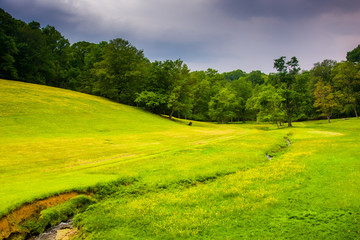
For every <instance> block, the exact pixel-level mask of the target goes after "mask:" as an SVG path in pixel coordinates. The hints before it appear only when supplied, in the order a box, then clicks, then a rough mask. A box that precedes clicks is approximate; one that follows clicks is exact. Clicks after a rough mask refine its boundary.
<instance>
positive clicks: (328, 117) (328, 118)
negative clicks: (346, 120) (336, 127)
mask: <svg viewBox="0 0 360 240" xmlns="http://www.w3.org/2000/svg"><path fill="white" fill-rule="evenodd" d="M326 117H327V120H328V123H330V116H329V115H328V116H326Z"/></svg>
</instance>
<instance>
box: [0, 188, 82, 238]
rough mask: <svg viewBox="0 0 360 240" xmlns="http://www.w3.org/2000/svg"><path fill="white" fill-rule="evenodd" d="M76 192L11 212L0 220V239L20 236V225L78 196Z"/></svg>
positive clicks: (35, 202)
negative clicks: (43, 211) (47, 209)
mask: <svg viewBox="0 0 360 240" xmlns="http://www.w3.org/2000/svg"><path fill="white" fill-rule="evenodd" d="M78 195H79V193H77V192H68V193H62V194H59V195H55V196H52V197H49V198H46V199H43V200H37V201H34V202H32V203H27V204H24V205H23V206H21V207H20V208H18V209H15V210H13V211H12V212H10V213H9V214H7V215H6V216H4V217H2V218H1V219H0V239H6V238H9V237H10V236H16V235H19V234H22V232H21V227H20V225H21V224H22V223H24V222H25V221H27V220H29V219H31V218H32V217H34V216H35V215H37V214H39V213H40V212H41V211H42V210H44V209H46V208H49V207H53V206H56V205H58V204H60V203H64V202H66V201H68V200H69V199H71V198H73V197H75V196H78Z"/></svg>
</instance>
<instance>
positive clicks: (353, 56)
mask: <svg viewBox="0 0 360 240" xmlns="http://www.w3.org/2000/svg"><path fill="white" fill-rule="evenodd" d="M346 60H348V61H349V62H353V63H359V62H360V44H359V45H358V46H357V47H356V48H354V49H353V50H351V51H349V52H347V54H346Z"/></svg>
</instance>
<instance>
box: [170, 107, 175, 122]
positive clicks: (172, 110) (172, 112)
mask: <svg viewBox="0 0 360 240" xmlns="http://www.w3.org/2000/svg"><path fill="white" fill-rule="evenodd" d="M173 114H174V108H171V113H170V115H169V119H170V120H171V119H172V116H173Z"/></svg>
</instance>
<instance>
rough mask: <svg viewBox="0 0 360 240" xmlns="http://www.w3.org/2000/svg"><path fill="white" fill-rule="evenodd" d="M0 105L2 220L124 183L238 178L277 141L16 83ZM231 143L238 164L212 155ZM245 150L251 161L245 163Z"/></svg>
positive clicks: (6, 87)
mask: <svg viewBox="0 0 360 240" xmlns="http://www.w3.org/2000/svg"><path fill="white" fill-rule="evenodd" d="M0 99H1V102H0V132H1V135H0V169H1V170H0V182H1V185H2V187H1V188H0V215H2V214H4V213H6V212H7V211H8V210H9V209H11V208H14V207H15V206H18V205H20V204H22V203H24V202H27V201H31V200H33V199H35V198H42V197H45V196H48V195H51V194H54V193H57V192H61V191H65V190H71V189H78V188H83V187H87V186H91V185H94V184H96V183H98V182H108V181H112V180H116V179H118V178H123V177H136V178H139V179H143V180H144V181H145V182H147V183H151V184H163V183H164V182H167V181H175V182H176V181H178V180H179V179H180V178H191V177H195V176H197V175H206V174H215V173H220V172H232V171H236V170H238V169H243V168H246V167H250V166H253V165H255V164H257V163H258V162H261V161H264V155H263V153H264V152H265V151H266V148H269V147H270V146H271V143H272V139H273V138H274V139H275V138H276V137H275V136H274V137H271V138H270V139H267V138H266V137H262V139H254V137H253V136H255V135H253V134H257V135H256V136H260V134H259V133H260V132H259V130H257V129H256V127H248V126H247V127H243V126H242V125H219V124H211V123H202V122H193V125H192V126H191V127H190V126H187V124H186V123H187V122H186V121H185V122H184V123H185V124H184V123H182V122H181V121H176V122H174V121H169V120H168V119H165V118H162V117H159V116H157V115H154V114H150V113H147V112H144V111H142V110H139V109H137V108H134V107H130V106H125V105H122V104H117V103H114V102H111V101H109V100H106V99H103V98H100V97H95V96H90V95H86V94H81V93H77V92H73V91H68V90H64V89H58V88H52V87H47V86H41V85H34V84H28V83H22V82H15V81H7V80H0ZM252 138H253V139H254V140H251V139H252ZM239 139H241V141H240V142H239ZM246 139H248V140H249V141H247V140H246ZM251 141H254V144H251ZM228 143H229V144H228ZM231 144H232V145H233V146H232V147H234V148H236V149H239V150H240V152H241V151H243V152H241V153H242V154H243V156H241V155H238V156H236V157H238V159H239V160H236V161H234V160H233V157H234V156H233V155H234V154H235V152H233V153H232V150H231V147H230V150H229V151H228V153H226V154H223V153H222V152H221V151H219V150H218V149H219V146H223V148H224V149H226V148H229V146H230V145H231ZM249 144H250V145H252V148H251V149H252V150H251V151H253V152H252V154H253V155H254V156H256V157H255V158H252V157H249V156H247V151H249V149H250V148H248V146H250V145H249ZM244 146H245V148H244ZM259 146H260V148H259ZM258 148H259V149H258ZM214 149H215V150H214ZM254 149H257V150H254ZM261 151H263V152H261ZM224 157H226V160H224ZM265 160H266V159H265ZM247 165H249V166H247Z"/></svg>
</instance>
